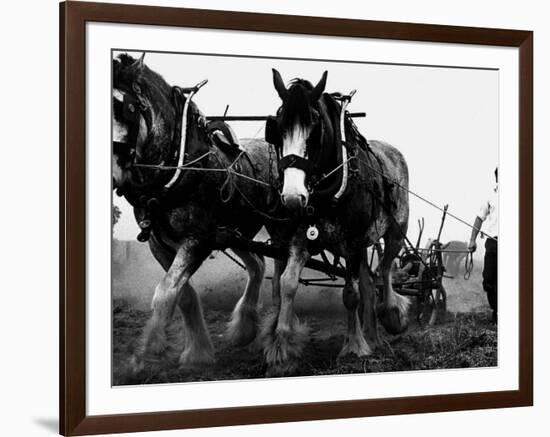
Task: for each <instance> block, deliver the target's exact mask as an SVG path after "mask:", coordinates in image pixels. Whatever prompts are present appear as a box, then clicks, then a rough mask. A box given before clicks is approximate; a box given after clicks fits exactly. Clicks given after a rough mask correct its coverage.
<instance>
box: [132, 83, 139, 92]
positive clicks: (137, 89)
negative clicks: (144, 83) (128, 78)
mask: <svg viewBox="0 0 550 437" xmlns="http://www.w3.org/2000/svg"><path fill="white" fill-rule="evenodd" d="M132 89H133V90H134V92H135V93H136V94H141V87H140V86H139V84H138V83H136V82H134V83H133V84H132Z"/></svg>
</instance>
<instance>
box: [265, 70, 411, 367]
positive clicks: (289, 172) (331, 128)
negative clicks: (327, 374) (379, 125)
mask: <svg viewBox="0 0 550 437" xmlns="http://www.w3.org/2000/svg"><path fill="white" fill-rule="evenodd" d="M326 81H327V72H325V73H324V74H323V76H322V78H321V80H320V81H319V83H318V84H317V85H316V86H315V87H314V86H313V85H312V84H311V83H310V82H308V81H306V80H303V79H294V80H292V81H291V83H290V85H289V87H288V88H287V87H286V86H285V84H284V83H283V80H282V78H281V75H280V74H279V72H278V71H277V70H275V69H273V84H274V86H275V89H276V91H277V93H278V95H279V97H280V98H281V101H282V104H281V106H280V107H279V109H278V110H277V115H276V117H274V118H273V119H271V120H268V123H267V125H266V139H267V141H268V142H269V143H271V144H273V145H274V147H275V149H276V151H277V156H278V162H279V174H280V175H281V177H282V190H281V198H282V202H283V204H284V205H285V207H286V208H288V209H289V210H290V211H292V212H293V214H296V215H298V216H300V217H301V223H302V224H301V226H300V227H299V229H298V230H297V232H296V233H295V234H294V236H293V237H292V240H291V242H290V245H289V258H288V262H287V263H286V267H285V268H284V271H283V272H282V275H281V278H280V304H279V310H278V314H277V316H276V318H275V320H273V322H272V324H271V325H270V327H269V329H270V332H269V333H268V334H267V337H268V339H269V340H268V341H266V342H265V356H266V359H267V362H268V364H269V366H270V368H271V372H272V373H276V374H284V373H288V372H292V371H293V369H294V368H295V366H296V365H297V363H298V362H299V359H300V356H301V353H302V349H303V345H304V342H305V341H306V340H307V336H306V335H305V334H304V333H305V331H304V327H303V325H302V324H301V323H300V321H299V320H298V317H297V316H296V314H295V312H294V308H293V302H294V297H295V295H296V292H297V290H298V285H299V278H300V274H301V272H302V270H303V268H304V266H305V264H306V262H307V261H308V259H309V258H310V257H311V256H312V255H313V254H315V253H318V252H319V251H320V250H322V249H327V250H329V251H330V252H331V253H332V254H334V255H336V256H339V257H343V258H344V259H345V264H346V277H345V286H344V289H343V301H344V305H345V307H346V309H347V312H348V330H347V335H346V338H345V341H344V345H343V347H342V350H341V352H340V354H341V355H345V354H348V353H353V354H356V355H358V356H365V355H369V354H370V353H371V352H372V351H373V349H374V348H376V347H377V346H378V345H379V344H380V340H379V336H378V327H377V320H378V319H379V320H380V321H381V323H382V324H383V326H384V327H385V329H386V330H387V331H388V332H389V333H392V334H397V333H401V332H403V331H404V330H405V329H406V328H407V324H408V316H407V312H408V307H409V300H408V299H407V298H405V297H403V296H400V295H399V294H397V293H396V292H395V291H394V290H393V288H392V277H391V266H392V262H393V260H394V258H395V257H396V256H397V255H398V254H399V251H400V249H401V248H402V244H403V239H404V236H405V234H406V232H407V226H408V218H409V202H408V191H407V188H408V169H407V164H406V162H405V159H404V157H403V155H402V154H401V153H400V152H399V150H397V149H396V148H395V147H392V146H391V145H389V144H386V143H384V142H382V141H374V140H372V141H368V142H367V141H366V140H365V138H364V137H363V136H362V135H361V134H360V133H359V131H358V130H357V127H356V126H355V124H354V123H353V121H352V119H351V117H349V115H345V114H344V117H343V119H341V111H342V105H341V100H342V99H345V97H344V96H341V95H338V94H328V93H325V92H324V91H325V87H326ZM341 120H343V122H342V123H341ZM341 124H342V125H343V126H341ZM342 128H343V129H345V132H344V134H345V135H344V136H345V138H346V141H345V144H342V138H343V137H344V136H343V135H342V132H341V130H342ZM342 145H344V147H345V148H346V149H345V150H346V153H345V155H347V157H344V153H343V149H342ZM344 159H345V162H344ZM345 165H347V167H348V168H347V170H349V171H348V173H349V175H344V174H343V173H344V166H345ZM342 178H346V180H345V183H344V184H343V183H342V182H343V179H342ZM342 187H345V189H344V190H343V192H342ZM336 194H338V196H336ZM335 196H336V197H335ZM380 239H383V240H384V244H385V250H384V256H383V258H382V260H381V263H380V272H381V275H382V279H383V283H384V286H383V293H382V301H381V302H380V303H379V304H378V305H376V288H375V284H374V282H373V277H372V276H371V272H370V270H369V267H368V257H367V248H368V247H369V246H371V245H373V244H375V243H377V242H378V241H379V240H380ZM377 315H378V319H377ZM362 325H364V329H365V334H366V338H365V336H364V334H363V329H362Z"/></svg>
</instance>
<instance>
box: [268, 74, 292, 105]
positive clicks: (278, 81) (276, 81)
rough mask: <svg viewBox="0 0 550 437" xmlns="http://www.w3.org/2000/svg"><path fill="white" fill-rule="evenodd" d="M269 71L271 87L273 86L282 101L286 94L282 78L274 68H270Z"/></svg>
mask: <svg viewBox="0 0 550 437" xmlns="http://www.w3.org/2000/svg"><path fill="white" fill-rule="evenodd" d="M271 70H272V71H273V85H274V86H275V89H276V90H277V93H278V94H279V97H280V98H281V100H284V98H285V97H286V95H287V94H288V90H287V89H286V86H285V84H284V82H283V78H282V77H281V74H280V73H279V72H278V71H277V70H275V69H274V68H272V69H271Z"/></svg>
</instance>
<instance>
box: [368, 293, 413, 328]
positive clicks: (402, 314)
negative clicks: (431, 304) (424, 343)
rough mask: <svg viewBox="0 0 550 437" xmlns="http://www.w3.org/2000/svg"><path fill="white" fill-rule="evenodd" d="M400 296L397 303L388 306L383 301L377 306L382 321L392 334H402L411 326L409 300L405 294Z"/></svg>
mask: <svg viewBox="0 0 550 437" xmlns="http://www.w3.org/2000/svg"><path fill="white" fill-rule="evenodd" d="M399 298H400V299H399V300H398V301H397V303H396V304H395V305H392V306H386V305H384V304H383V303H381V304H379V305H378V306H377V307H376V312H377V314H378V319H379V320H380V323H382V326H384V329H385V330H386V331H387V332H388V333H389V334H392V335H398V334H402V333H403V332H405V331H406V330H407V327H408V326H409V317H408V308H409V301H408V299H406V298H404V297H403V296H399Z"/></svg>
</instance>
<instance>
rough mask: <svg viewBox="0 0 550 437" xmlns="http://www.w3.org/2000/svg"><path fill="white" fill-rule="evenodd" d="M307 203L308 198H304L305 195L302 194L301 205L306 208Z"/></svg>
mask: <svg viewBox="0 0 550 437" xmlns="http://www.w3.org/2000/svg"><path fill="white" fill-rule="evenodd" d="M306 203H307V199H306V196H304V195H303V194H300V205H301V207H302V208H303V207H304V206H306Z"/></svg>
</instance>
